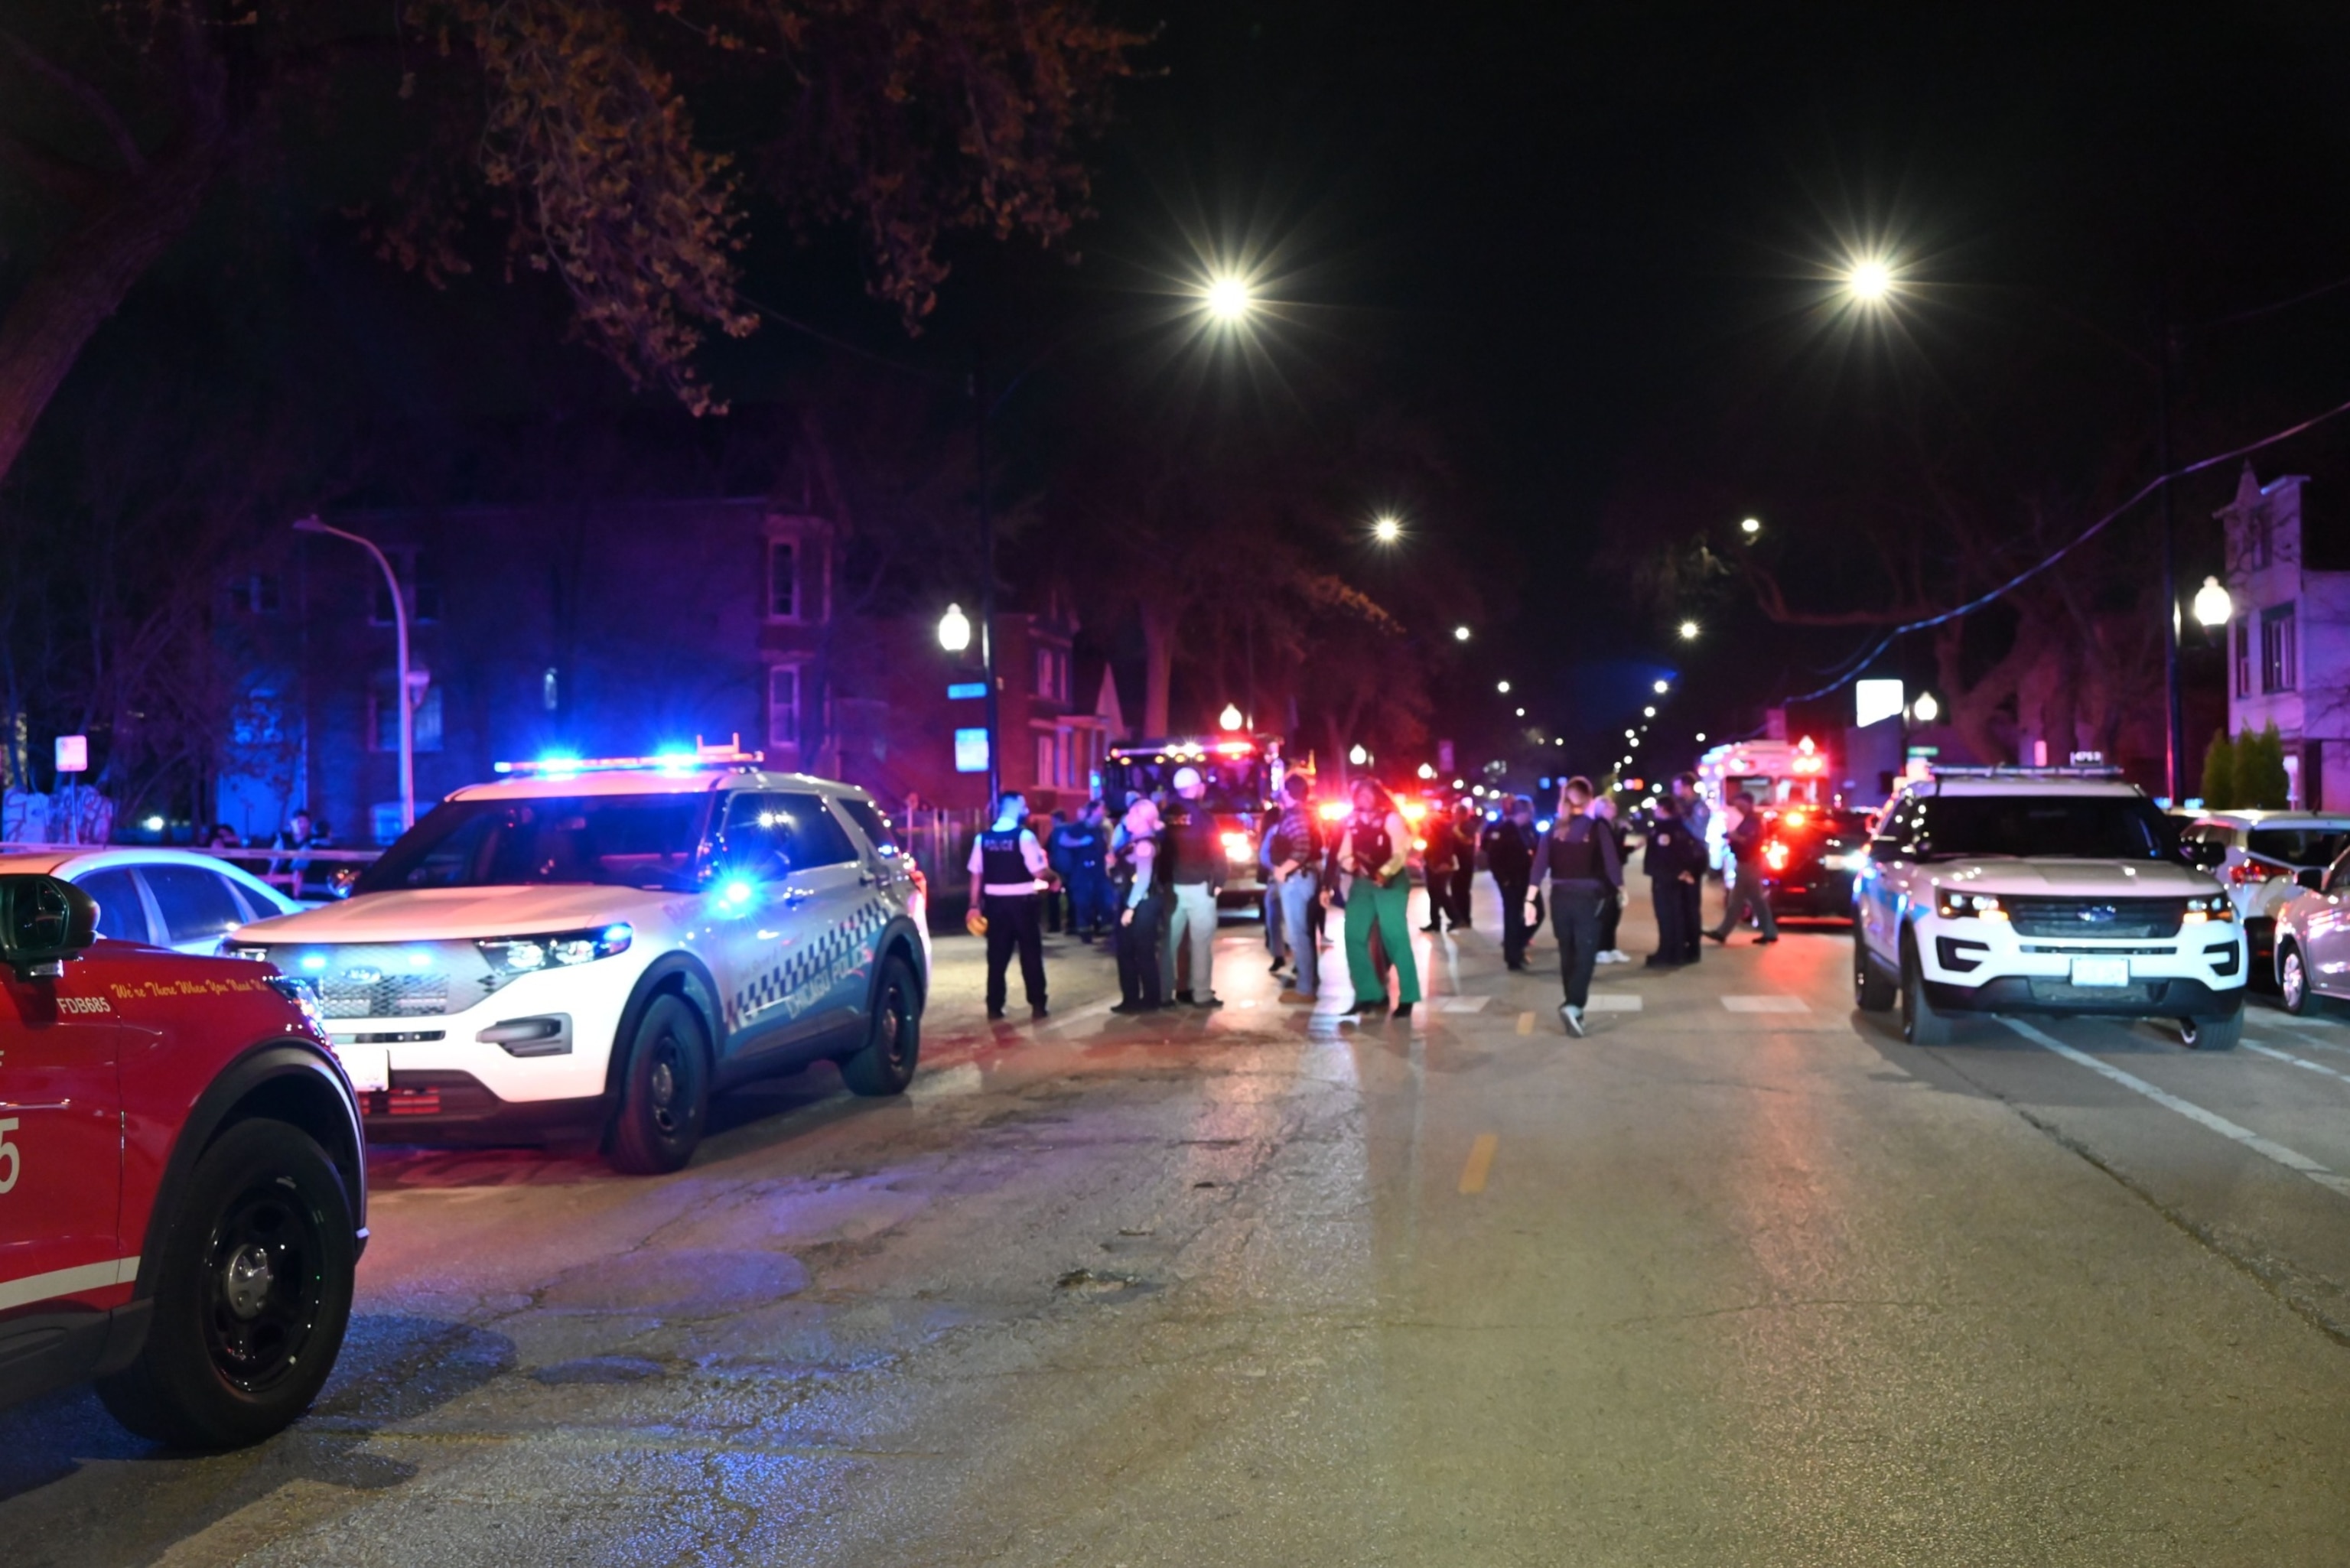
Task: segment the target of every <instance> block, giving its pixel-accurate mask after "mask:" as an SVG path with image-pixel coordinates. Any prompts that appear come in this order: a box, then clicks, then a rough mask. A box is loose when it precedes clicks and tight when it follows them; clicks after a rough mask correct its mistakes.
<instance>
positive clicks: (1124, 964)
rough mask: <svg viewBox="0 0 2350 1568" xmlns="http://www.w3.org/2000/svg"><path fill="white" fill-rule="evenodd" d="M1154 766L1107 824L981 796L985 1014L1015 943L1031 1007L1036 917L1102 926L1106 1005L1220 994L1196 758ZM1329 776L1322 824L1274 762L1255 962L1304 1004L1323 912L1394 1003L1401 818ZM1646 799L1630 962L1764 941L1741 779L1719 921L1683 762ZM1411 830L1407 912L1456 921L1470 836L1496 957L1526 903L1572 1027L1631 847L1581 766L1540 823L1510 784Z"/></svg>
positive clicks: (1376, 791) (1084, 812) (1352, 969)
mask: <svg viewBox="0 0 2350 1568" xmlns="http://www.w3.org/2000/svg"><path fill="white" fill-rule="evenodd" d="M1171 782H1172V784H1173V789H1172V791H1171V793H1169V794H1165V795H1164V797H1163V799H1159V798H1151V797H1148V796H1139V797H1136V798H1133V799H1130V800H1129V801H1128V803H1127V805H1126V807H1125V810H1124V812H1123V814H1122V815H1120V816H1119V817H1118V820H1117V821H1116V823H1115V825H1112V824H1111V823H1110V821H1109V819H1108V816H1107V812H1106V810H1105V808H1104V806H1103V804H1102V803H1101V802H1100V801H1091V802H1088V803H1087V805H1085V806H1083V807H1082V808H1081V809H1080V810H1079V811H1078V812H1077V813H1076V815H1075V816H1074V817H1071V816H1067V815H1063V814H1058V813H1056V814H1055V817H1054V819H1053V824H1052V826H1051V827H1050V829H1049V830H1048V832H1047V834H1046V836H1045V839H1044V840H1042V841H1040V840H1039V839H1038V837H1037V835H1036V832H1035V829H1034V828H1033V827H1031V826H1028V815H1027V803H1026V802H1025V800H1024V799H1023V797H1021V796H1020V795H1018V794H1007V795H1005V796H1004V797H1003V800H1002V801H1001V802H999V803H998V808H997V811H996V815H995V820H994V822H993V825H992V826H990V827H989V828H988V829H987V830H986V831H985V832H983V833H982V834H980V835H979V836H978V839H977V841H976V842H975V843H974V844H973V845H972V854H971V863H970V870H971V875H972V910H973V920H972V929H974V930H983V931H984V932H985V934H986V938H987V956H988V963H987V1011H988V1016H989V1017H990V1018H991V1019H1001V1018H1002V1017H1003V1010H1004V1005H1005V1002H1006V999H1007V985H1006V980H1007V971H1008V969H1009V967H1010V963H1011V960H1012V958H1013V957H1014V954H1015V953H1016V954H1017V956H1018V959H1019V961H1020V971H1021V979H1022V981H1023V983H1024V987H1025V990H1026V993H1027V1000H1028V1005H1029V1010H1030V1012H1031V1013H1032V1015H1033V1016H1035V1017H1036V1018H1040V1019H1041V1018H1044V1017H1045V1016H1047V1011H1046V1003H1045V964H1044V947H1043V933H1044V929H1045V925H1046V923H1047V922H1048V921H1049V923H1050V925H1051V927H1052V929H1055V930H1056V931H1057V930H1059V929H1062V927H1063V925H1064V924H1066V928H1067V929H1068V930H1069V931H1070V932H1071V933H1072V934H1075V935H1076V936H1077V937H1078V938H1079V940H1082V941H1086V942H1091V941H1093V940H1095V939H1096V938H1097V937H1107V938H1108V939H1109V940H1111V941H1112V942H1113V944H1114V946H1115V948H1116V950H1117V955H1118V991H1119V1001H1118V1003H1117V1005H1116V1006H1114V1007H1112V1008H1111V1010H1110V1011H1111V1012H1118V1013H1122V1014H1131V1013H1138V1012H1155V1011H1158V1010H1159V1009H1160V1008H1162V1007H1167V1006H1185V1007H1195V1008H1201V1009H1210V1008H1216V1007H1221V1006H1222V1005H1223V1002H1222V998H1220V997H1218V996H1217V995H1216V993H1215V989H1214V984H1213V977H1214V961H1215V935H1216V909H1217V899H1218V895H1219V894H1220V893H1221V892H1222V885H1223V881H1224V875H1225V869H1226V864H1227V861H1226V855H1225V846H1224V845H1223V843H1222V836H1221V835H1220V834H1219V833H1218V832H1217V829H1216V824H1215V819H1214V816H1213V815H1212V814H1211V812H1210V811H1209V809H1208V807H1207V805H1206V802H1205V799H1204V796H1205V794H1206V785H1205V781H1204V780H1203V779H1202V777H1201V774H1200V773H1199V771H1198V770H1197V769H1194V768H1190V767H1183V768H1179V769H1177V770H1176V772H1175V774H1174V776H1173V779H1172V781H1171ZM1348 794H1349V803H1350V805H1351V810H1350V811H1349V813H1348V815H1347V816H1346V817H1344V818H1343V819H1341V820H1340V821H1338V822H1337V823H1336V824H1326V823H1325V822H1324V821H1323V819H1322V816H1321V815H1320V813H1319V812H1318V811H1317V810H1316V809H1315V803H1314V801H1313V798H1312V784H1311V783H1310V781H1309V780H1308V779H1307V778H1306V777H1305V775H1304V774H1291V775H1289V777H1288V778H1286V779H1285V780H1284V782H1283V787H1282V797H1281V802H1280V805H1279V806H1278V807H1277V808H1276V810H1275V811H1274V812H1273V813H1271V814H1269V815H1268V817H1267V820H1266V823H1265V825H1264V831H1263V836H1262V838H1261V841H1260V864H1261V865H1262V866H1263V870H1264V873H1265V879H1266V883H1267V892H1266V898H1265V919H1266V943H1267V945H1268V947H1269V948H1270V949H1271V950H1272V956H1273V963H1272V969H1273V972H1274V974H1275V975H1282V974H1283V971H1284V969H1286V970H1287V971H1289V972H1288V973H1287V974H1286V975H1285V976H1284V986H1283V990H1282V992H1281V1000H1282V1002H1286V1003H1291V1004H1311V1003H1312V1002H1314V1000H1315V996H1316V995H1317V994H1318V993H1319V992H1320V989H1321V972H1320V957H1319V948H1320V941H1321V932H1322V930H1323V928H1324V924H1325V922H1326V919H1328V916H1329V914H1330V913H1331V912H1334V911H1335V912H1338V913H1339V914H1340V916H1341V918H1342V919H1343V920H1344V928H1343V943H1344V950H1345V952H1346V956H1347V978H1348V980H1349V981H1350V982H1351V985H1352V988H1353V991H1354V994H1355V1003H1354V1008H1353V1011H1354V1012H1357V1013H1380V1012H1384V1013H1388V1015H1389V1016H1391V1017H1393V1018H1395V1019H1399V1020H1408V1019H1409V1017H1410V1016H1411V1012H1412V1009H1413V1008H1414V1007H1415V1006H1417V1005H1418V1004H1419V1001H1420V992H1419V968H1418V965H1417V963H1416V962H1415V961H1414V959H1413V955H1412V950H1411V933H1410V924H1409V914H1408V907H1409V896H1410V883H1409V878H1408V877H1407V876H1406V874H1405V867H1406V865H1407V863H1408V862H1409V857H1410V854H1411V850H1412V846H1413V832H1412V827H1411V825H1410V824H1409V822H1408V821H1407V819H1406V818H1405V816H1404V814H1403V812H1402V810H1401V808H1400V807H1399V805H1397V803H1396V801H1395V799H1394V797H1393V796H1392V795H1390V794H1388V792H1387V791H1386V790H1385V789H1383V788H1381V787H1380V786H1379V785H1378V784H1377V783H1375V782H1373V781H1371V780H1369V779H1357V780H1356V781H1354V783H1353V784H1351V785H1350V786H1349V789H1348ZM1648 809H1649V814H1650V815H1649V821H1648V826H1647V828H1646V832H1645V844H1644V846H1643V849H1642V862H1641V869H1642V870H1643V871H1644V872H1646V874H1647V875H1648V883H1649V889H1650V896H1651V898H1652V899H1653V900H1654V908H1655V912H1656V919H1657V937H1658V941H1657V951H1656V952H1655V953H1654V954H1653V955H1652V956H1650V957H1649V959H1648V966H1649V967H1650V968H1658V969H1666V968H1676V967H1679V966H1680V965H1683V964H1690V963H1695V962H1697V961H1698V960H1699V957H1700V939H1701V937H1710V938H1711V939H1712V940H1715V941H1717V942H1726V941H1728V940H1729V938H1730V933H1731V930H1732V929H1734V928H1735V926H1736V925H1737V923H1738V922H1739V921H1740V920H1741V919H1743V918H1746V917H1748V916H1752V918H1753V919H1755V921H1756V923H1757V925H1758V926H1759V927H1760V928H1761V935H1760V936H1759V937H1758V939H1757V940H1760V941H1763V942H1773V941H1776V940H1778V932H1777V929H1776V926H1775V924H1774V922H1773V919H1772V914H1771V909H1770V904H1769V900H1768V899H1767V898H1764V897H1763V893H1762V878H1761V875H1760V867H1759V866H1758V865H1757V857H1758V855H1759V852H1760V846H1761V843H1762V836H1763V832H1762V830H1763V818H1762V813H1761V811H1760V810H1759V808H1758V807H1757V806H1756V805H1755V803H1754V801H1753V799H1752V796H1750V795H1746V794H1738V795H1734V796H1732V797H1731V800H1730V801H1729V802H1728V803H1727V805H1726V806H1725V810H1726V812H1727V814H1728V815H1727V820H1726V822H1725V826H1724V840H1725V843H1726V844H1727V846H1728V848H1729V852H1730V855H1731V859H1732V861H1733V862H1734V865H1735V867H1736V869H1735V872H1734V874H1733V877H1732V879H1731V895H1730V898H1729V901H1728V906H1727V908H1726V909H1724V911H1723V914H1722V919H1721V924H1720V925H1719V926H1717V927H1714V928H1712V929H1708V928H1706V926H1705V925H1704V922H1703V916H1702V913H1701V910H1702V906H1703V892H1704V886H1705V878H1706V872H1707V868H1708V863H1709V851H1708V849H1707V844H1706V834H1707V829H1708V827H1709V826H1710V815H1711V811H1710V808H1709V807H1708V806H1707V805H1706V803H1705V801H1704V799H1703V798H1702V797H1701V796H1700V794H1699V793H1698V790H1697V780H1696V778H1695V776H1694V775H1692V774H1681V775H1680V776H1679V777H1678V778H1676V779H1675V780H1674V781H1673V783H1672V786H1671V790H1670V793H1669V794H1663V795H1659V797H1658V798H1657V799H1656V800H1655V801H1654V802H1652V803H1651V804H1650V806H1649V808H1648ZM1424 843H1425V845H1426V848H1425V850H1424V851H1423V860H1422V865H1423V867H1424V869H1425V871H1426V875H1427V880H1428V889H1429V915H1428V920H1427V922H1426V923H1425V924H1423V925H1422V926H1421V927H1420V928H1419V929H1421V930H1422V931H1440V930H1442V929H1445V927H1446V926H1447V925H1448V924H1449V925H1450V926H1451V929H1455V930H1459V929H1465V928H1467V927H1468V926H1469V924H1470V916H1469V895H1470V889H1471V883H1472V880H1473V877H1474V875H1475V867H1476V863H1477V859H1478V857H1480V856H1481V855H1482V857H1483V858H1484V861H1485V865H1486V867H1487V869H1488V870H1489V871H1490V872H1491V874H1492V877H1493V881H1494V884H1495V886H1496V888H1497V890H1498V891H1499V892H1500V894H1501V904H1502V957H1503V962H1504V963H1505V964H1506V965H1507V966H1508V967H1509V968H1510V969H1511V970H1513V971H1523V970H1524V969H1525V967H1526V951H1527V947H1528V944H1529V942H1530V941H1531V940H1532V938H1533V936H1534V932H1535V931H1536V930H1538V929H1540V928H1541V926H1542V924H1543V922H1544V919H1545V906H1546V909H1547V919H1548V920H1549V922H1550V924H1551V926H1552V928H1553V929H1554V931H1555V933H1556V936H1557V940H1558V950H1559V972H1560V981H1561V984H1562V988H1563V991H1564V992H1565V995H1564V999H1563V1000H1562V1001H1561V1002H1560V1003H1559V1017H1560V1020H1561V1022H1562V1023H1564V1024H1565V1028H1566V1031H1567V1033H1570V1034H1573V1035H1578V1036H1579V1035H1582V1034H1583V1033H1586V1021H1585V1011H1586V1008H1587V1007H1588V1006H1589V1004H1590V996H1591V982H1592V977H1593V973H1594V971H1596V968H1597V967H1598V966H1599V965H1601V964H1607V963H1627V962H1629V961H1630V960H1629V959H1628V958H1627V955H1626V954H1625V953H1624V952H1623V951H1622V950H1621V949H1620V948H1618V947H1617V931H1618V927H1619V925H1620V922H1621V920H1622V918H1623V905H1624V868H1625V866H1626V864H1627V858H1628V856H1629V852H1630V848H1631V846H1630V843H1629V839H1628V835H1627V824H1626V823H1624V822H1623V821H1622V820H1621V819H1620V818H1619V817H1618V815H1617V810H1616V805H1615V802H1614V801H1613V800H1611V799H1610V798H1609V797H1607V795H1605V794H1599V793H1598V792H1597V791H1596V790H1595V789H1594V788H1593V786H1592V784H1591V782H1590V781H1589V780H1588V779H1585V778H1581V777H1576V778H1571V779H1568V780H1566V781H1565V784H1563V785H1562V786H1561V788H1560V793H1559V800H1558V806H1557V809H1556V811H1555V813H1554V815H1553V816H1552V818H1551V820H1550V821H1549V822H1548V823H1546V824H1543V825H1541V826H1537V824H1536V822H1535V817H1534V802H1533V801H1532V800H1531V799H1529V798H1528V797H1526V796H1524V795H1519V796H1516V797H1514V798H1513V799H1512V800H1511V802H1510V804H1509V805H1508V807H1507V809H1506V810H1505V811H1504V813H1503V815H1502V816H1501V818H1500V819H1499V820H1496V821H1493V822H1491V823H1486V824H1483V825H1482V827H1481V824H1480V822H1479V819H1478V817H1477V815H1476V812H1475V810H1474V808H1473V807H1471V806H1470V805H1468V804H1467V803H1466V802H1463V803H1461V805H1459V806H1458V808H1457V809H1456V810H1455V811H1454V812H1453V813H1451V814H1450V815H1445V816H1443V817H1440V818H1439V819H1438V820H1436V821H1435V822H1434V823H1432V824H1430V827H1429V830H1428V831H1427V832H1426V834H1425V836H1424ZM1390 973H1392V975H1393V976H1394V981H1395V988H1394V999H1393V1002H1392V1003H1390V1002H1389V995H1388V976H1389V974H1390Z"/></svg>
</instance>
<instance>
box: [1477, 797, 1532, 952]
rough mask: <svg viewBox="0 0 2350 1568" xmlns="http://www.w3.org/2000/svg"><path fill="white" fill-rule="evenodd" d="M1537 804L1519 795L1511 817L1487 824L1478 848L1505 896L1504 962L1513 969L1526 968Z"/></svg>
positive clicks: (1512, 806) (1507, 816)
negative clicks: (1527, 890) (1528, 907)
mask: <svg viewBox="0 0 2350 1568" xmlns="http://www.w3.org/2000/svg"><path fill="white" fill-rule="evenodd" d="M1480 838H1481V842H1480V844H1479V847H1480V848H1481V849H1482V850H1483V851H1484V854H1485V869H1486V870H1487V871H1489V872H1491V873H1492V877H1493V886H1494V888H1496V889H1498V890H1499V891H1500V893H1501V895H1502V962H1503V964H1504V965H1506V966H1507V967H1508V968H1510V969H1513V970H1522V969H1523V968H1525V967H1526V937H1527V935H1528V932H1527V930H1526V889H1527V887H1528V884H1529V883H1530V882H1531V880H1532V878H1533V876H1534V802H1532V801H1530V800H1528V799H1526V797H1525V796H1523V795H1520V796H1518V797H1517V798H1516V799H1514V800H1513V801H1511V802H1510V810H1509V815H1506V816H1504V817H1503V818H1502V820H1501V821H1499V822H1492V823H1488V824H1486V825H1485V831H1484V833H1483V834H1482V835H1481V836H1480Z"/></svg>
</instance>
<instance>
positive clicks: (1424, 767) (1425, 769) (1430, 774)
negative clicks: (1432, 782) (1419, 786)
mask: <svg viewBox="0 0 2350 1568" xmlns="http://www.w3.org/2000/svg"><path fill="white" fill-rule="evenodd" d="M1419 776H1420V777H1422V778H1424V779H1432V778H1434V777H1435V776H1436V764H1435V763H1420V764H1419Z"/></svg>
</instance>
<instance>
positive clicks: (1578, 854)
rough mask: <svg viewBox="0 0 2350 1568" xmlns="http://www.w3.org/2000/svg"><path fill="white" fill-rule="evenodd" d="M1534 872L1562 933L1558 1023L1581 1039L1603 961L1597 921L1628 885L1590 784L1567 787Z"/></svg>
mask: <svg viewBox="0 0 2350 1568" xmlns="http://www.w3.org/2000/svg"><path fill="white" fill-rule="evenodd" d="M1534 872H1535V875H1536V876H1537V877H1548V878H1549V881H1550V920H1551V929H1553V930H1555V931H1556V932H1557V933H1558V973H1559V980H1560V981H1561V982H1562V984H1563V985H1564V986H1565V992H1566V997H1565V1001H1563V1002H1560V1003H1559V1004H1558V1016H1559V1021H1560V1022H1561V1023H1565V1025H1566V1032H1567V1033H1569V1034H1572V1035H1575V1036H1576V1037H1577V1038H1580V1037H1581V1036H1582V1034H1583V1010H1584V1008H1585V1007H1586V1006H1587V1005H1589V1003H1590V1001H1591V966H1592V965H1593V964H1595V963H1596V962H1597V961H1599V953H1600V946H1599V917H1600V910H1601V908H1602V906H1603V905H1612V904H1613V903H1615V901H1616V890H1617V888H1620V887H1622V886H1623V885H1624V867H1623V863H1622V862H1621V861H1620V860H1618V859H1617V856H1616V836H1615V835H1614V834H1612V833H1610V832H1608V831H1607V825H1606V824H1605V823H1602V822H1600V821H1599V820H1598V819H1597V818H1596V817H1594V816H1593V815H1591V781H1590V780H1589V779H1586V778H1583V777H1581V776H1577V777H1575V778H1571V779H1569V780H1567V781H1566V787H1565V790H1564V791H1562V792H1561V794H1560V798H1559V803H1558V815H1557V816H1556V817H1555V819H1553V821H1552V824H1551V830H1550V832H1549V833H1548V834H1546V835H1544V838H1543V842H1542V846H1541V848H1540V849H1538V850H1537V851H1536V852H1535V855H1534Z"/></svg>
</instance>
